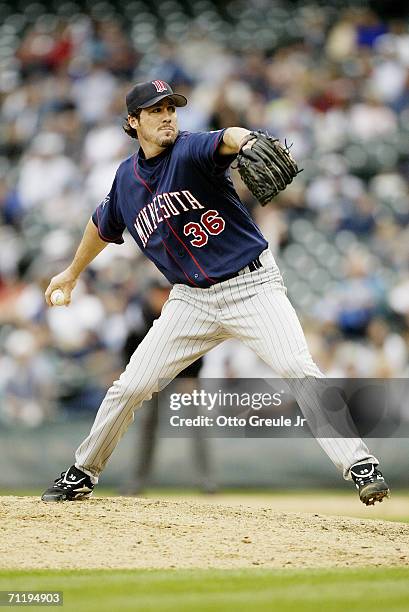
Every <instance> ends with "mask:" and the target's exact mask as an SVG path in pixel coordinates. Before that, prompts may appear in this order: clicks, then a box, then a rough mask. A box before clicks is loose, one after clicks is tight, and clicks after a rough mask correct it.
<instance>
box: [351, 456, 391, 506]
mask: <svg viewBox="0 0 409 612" xmlns="http://www.w3.org/2000/svg"><path fill="white" fill-rule="evenodd" d="M350 473H351V477H352V480H353V481H354V483H355V485H356V488H357V489H358V491H359V498H360V500H361V502H362V503H364V504H366V505H367V506H373V505H374V504H375V502H376V501H378V502H381V501H382V500H383V498H384V497H389V493H390V491H389V487H388V485H387V484H386V482H385V479H384V477H383V476H382V473H381V472H380V471H379V470H378V469H377V465H375V464H374V463H360V464H357V465H353V466H352V467H351V470H350Z"/></svg>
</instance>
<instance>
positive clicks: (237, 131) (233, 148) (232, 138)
mask: <svg viewBox="0 0 409 612" xmlns="http://www.w3.org/2000/svg"><path fill="white" fill-rule="evenodd" d="M249 134H250V130H246V129H245V128H242V127H230V128H227V130H225V132H224V134H223V142H222V144H221V145H220V148H219V152H220V153H221V154H222V155H233V154H234V153H238V152H239V151H240V146H241V143H242V141H243V139H244V138H245V137H246V136H248V135H249Z"/></svg>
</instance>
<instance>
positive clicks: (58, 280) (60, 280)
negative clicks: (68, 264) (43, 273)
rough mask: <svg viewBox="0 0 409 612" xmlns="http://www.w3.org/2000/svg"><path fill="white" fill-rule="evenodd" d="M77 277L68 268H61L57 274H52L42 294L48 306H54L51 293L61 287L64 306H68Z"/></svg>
mask: <svg viewBox="0 0 409 612" xmlns="http://www.w3.org/2000/svg"><path fill="white" fill-rule="evenodd" d="M77 278H78V277H77V276H75V275H74V274H73V272H72V271H71V269H70V268H67V269H66V270H63V272H61V273H60V274H57V276H53V278H52V279H51V281H50V284H49V285H48V287H47V289H46V292H45V294H44V295H45V301H46V302H47V304H48V306H54V304H53V303H52V302H51V294H52V292H53V291H55V290H56V289H61V291H62V292H63V293H64V306H68V305H69V304H70V303H71V292H72V290H73V289H74V287H75V285H76V283H77Z"/></svg>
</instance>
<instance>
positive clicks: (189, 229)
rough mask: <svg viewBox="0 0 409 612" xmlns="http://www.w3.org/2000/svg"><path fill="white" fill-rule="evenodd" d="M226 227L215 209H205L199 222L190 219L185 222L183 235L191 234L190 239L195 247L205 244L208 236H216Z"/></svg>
mask: <svg viewBox="0 0 409 612" xmlns="http://www.w3.org/2000/svg"><path fill="white" fill-rule="evenodd" d="M225 227H226V223H225V221H224V219H222V217H220V216H219V213H218V212H217V210H207V211H206V212H205V213H203V215H202V216H201V217H200V223H195V222H193V221H190V222H189V223H186V225H185V226H184V228H183V233H184V234H185V236H190V235H192V236H193V239H192V240H191V241H190V244H192V245H193V246H195V247H202V246H204V245H205V244H207V241H208V240H209V235H210V236H217V234H221V232H222V231H223V230H224V228H225Z"/></svg>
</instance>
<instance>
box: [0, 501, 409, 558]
mask: <svg viewBox="0 0 409 612" xmlns="http://www.w3.org/2000/svg"><path fill="white" fill-rule="evenodd" d="M368 565H383V566H402V565H409V525H406V524H403V523H390V522H387V521H374V520H360V519H353V518H343V517H334V516H321V515H319V514H301V513H299V514H296V513H282V512H275V511H274V510H273V509H272V508H246V507H244V506H241V507H231V506H224V505H223V506H222V505H219V506H214V505H208V504H201V503H199V502H197V503H192V502H186V501H154V500H146V499H135V498H124V497H116V498H115V497H114V498H112V497H111V498H99V499H98V498H94V499H91V500H88V501H83V502H74V503H63V504H53V503H51V504H45V503H44V502H41V501H40V500H39V499H37V498H32V497H0V568H13V569H14V568H20V569H21V568H24V569H34V568H55V569H69V568H73V569H75V568H112V569H113V568H172V567H174V568H199V567H201V568H206V567H218V568H239V567H256V566H260V567H271V568H273V567H274V568H282V567H344V566H368Z"/></svg>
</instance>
